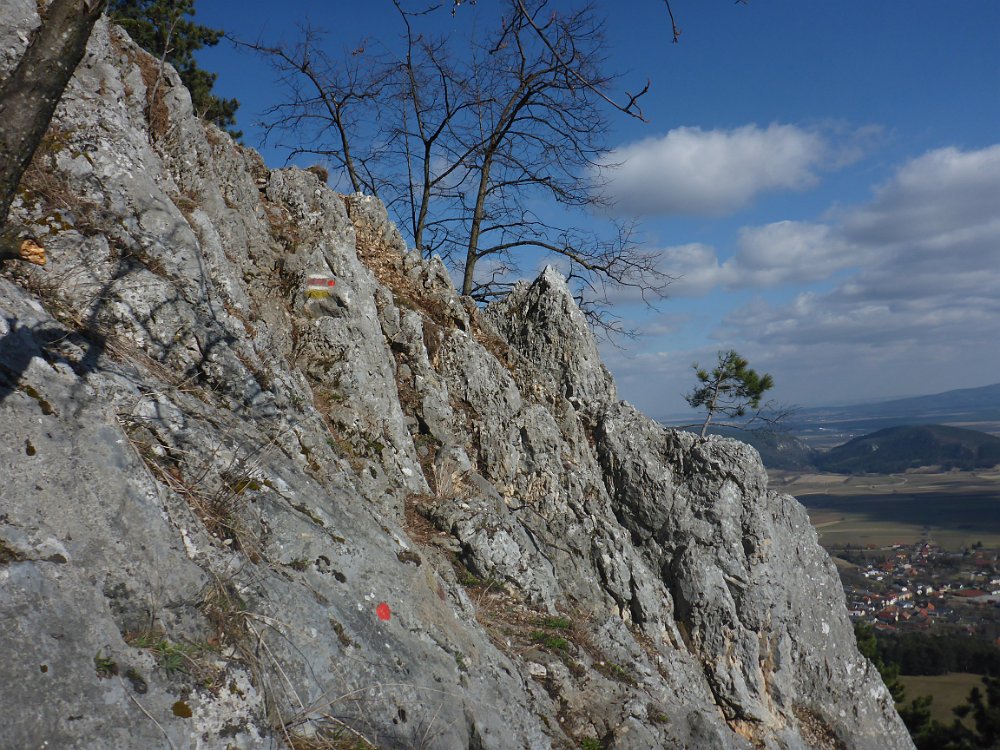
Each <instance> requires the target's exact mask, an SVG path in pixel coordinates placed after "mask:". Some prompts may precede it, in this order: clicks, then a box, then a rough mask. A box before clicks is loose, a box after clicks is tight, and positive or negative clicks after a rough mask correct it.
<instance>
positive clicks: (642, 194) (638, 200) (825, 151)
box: [601, 124, 842, 216]
mask: <svg viewBox="0 0 1000 750" xmlns="http://www.w3.org/2000/svg"><path fill="white" fill-rule="evenodd" d="M829 156H831V149H830V146H829V144H828V141H827V139H826V138H825V137H824V136H823V135H822V134H821V133H819V132H818V131H812V130H807V129H805V128H801V127H798V126H796V125H781V124H772V125H769V126H767V127H766V128H762V127H759V126H757V125H744V126H742V127H739V128H734V129H731V130H702V129H701V128H694V127H682V128H676V129H674V130H671V131H670V132H669V133H667V134H666V135H664V136H662V137H660V138H647V139H644V140H641V141H638V142H637V143H632V144H629V145H625V146H622V147H620V148H617V149H615V150H613V151H612V152H611V153H610V154H609V155H608V157H607V158H606V159H605V161H604V167H605V169H603V170H602V176H603V178H604V182H603V185H602V188H601V193H602V196H603V197H604V198H605V199H606V200H607V201H608V202H609V203H610V204H611V205H612V206H613V208H612V210H613V211H614V212H616V213H619V214H628V215H634V216H669V215H687V216H692V215H695V216H720V215H724V214H729V213H732V212H734V211H737V210H739V209H741V208H744V207H746V206H748V205H750V203H752V202H753V200H754V198H755V197H756V196H757V195H759V194H760V193H763V192H766V191H774V190H801V189H804V188H807V187H810V186H811V185H814V184H815V183H816V181H817V179H818V178H817V174H816V172H817V168H818V167H819V166H820V165H822V164H823V163H824V161H825V160H826V159H827V158H828V157H829ZM841 159H842V155H838V156H837V160H838V161H840V160H841Z"/></svg>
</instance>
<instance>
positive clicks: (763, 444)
mask: <svg viewBox="0 0 1000 750" xmlns="http://www.w3.org/2000/svg"><path fill="white" fill-rule="evenodd" d="M709 432H711V433H712V434H713V435H723V436H725V437H731V438H736V439H737V440H742V441H743V442H744V443H749V444H750V445H752V446H753V447H754V448H756V449H757V452H758V453H760V458H761V460H762V461H763V462H764V466H765V467H767V468H768V469H782V470H785V471H810V470H812V469H813V459H814V456H815V453H816V451H814V450H813V449H812V448H810V447H809V446H807V445H806V444H805V443H804V442H802V441H801V440H799V439H798V438H797V437H795V436H794V435H791V434H789V433H787V432H781V431H777V430H737V429H735V428H733V427H712V428H710V429H709Z"/></svg>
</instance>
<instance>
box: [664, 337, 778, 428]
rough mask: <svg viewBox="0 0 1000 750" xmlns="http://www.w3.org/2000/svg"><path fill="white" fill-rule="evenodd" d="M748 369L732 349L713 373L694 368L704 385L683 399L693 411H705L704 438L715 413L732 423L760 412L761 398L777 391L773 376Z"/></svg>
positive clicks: (725, 354) (720, 358)
mask: <svg viewBox="0 0 1000 750" xmlns="http://www.w3.org/2000/svg"><path fill="white" fill-rule="evenodd" d="M749 365H750V363H749V362H747V360H746V359H744V358H743V357H741V356H740V355H739V354H738V353H737V352H735V351H734V350H732V349H730V350H729V351H728V352H719V364H718V365H716V366H715V367H714V368H712V371H711V372H709V371H708V370H705V369H704V368H702V367H700V366H699V365H698V363H697V362H696V363H695V364H694V365H693V367H694V370H695V373H696V374H697V376H698V382H699V383H701V385H700V386H698V387H697V388H695V389H694V391H692V392H691V393H689V394H687V395H686V396H684V398H685V399H686V400H687V402H688V403H689V404H690V405H691V407H692V408H694V409H700V408H702V407H704V408H705V411H706V414H705V423H704V424H703V425H702V426H701V436H702V437H705V435H706V434H707V433H708V426H709V425H710V424H711V423H712V419H713V417H714V416H715V415H716V413H718V414H723V415H725V416H727V417H729V418H730V419H737V418H739V417H742V416H744V415H745V414H746V412H747V409H748V408H750V409H754V410H757V409H759V408H760V399H761V397H762V396H763V395H764V393H765V392H767V391H769V390H770V389H771V388H773V387H774V379H773V378H772V377H771V376H770V375H768V374H767V373H765V374H763V375H758V374H757V373H756V372H755V371H754V370H752V369H750V366H749Z"/></svg>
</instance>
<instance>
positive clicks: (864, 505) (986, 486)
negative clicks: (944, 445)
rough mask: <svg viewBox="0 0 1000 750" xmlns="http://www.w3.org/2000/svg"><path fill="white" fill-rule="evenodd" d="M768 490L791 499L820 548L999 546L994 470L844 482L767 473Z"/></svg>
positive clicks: (998, 487) (999, 475)
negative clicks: (805, 513)
mask: <svg viewBox="0 0 1000 750" xmlns="http://www.w3.org/2000/svg"><path fill="white" fill-rule="evenodd" d="M771 487H772V489H775V490H778V491H780V492H786V493H788V494H790V495H795V496H796V497H797V498H798V499H799V501H800V502H801V503H802V504H803V505H804V506H805V507H806V510H807V511H808V512H809V518H810V520H811V521H812V524H813V526H814V527H815V528H816V531H817V532H818V534H819V536H820V543H821V544H822V545H823V546H825V547H842V546H844V545H845V544H848V543H850V544H852V545H855V546H867V545H873V546H876V547H884V546H888V545H893V544H913V543H915V542H917V541H918V540H920V539H930V540H932V541H933V542H935V543H936V544H939V545H940V546H941V547H942V548H944V549H946V550H959V549H961V548H963V547H968V546H971V545H973V544H975V543H977V542H982V543H983V545H985V546H986V547H988V548H992V549H997V548H1000V472H998V471H997V470H995V469H992V470H989V471H977V472H947V473H931V472H926V473H925V472H916V471H914V472H906V473H904V474H889V475H885V476H843V475H834V474H805V473H797V472H772V473H771Z"/></svg>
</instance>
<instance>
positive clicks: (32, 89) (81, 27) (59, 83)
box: [0, 0, 106, 228]
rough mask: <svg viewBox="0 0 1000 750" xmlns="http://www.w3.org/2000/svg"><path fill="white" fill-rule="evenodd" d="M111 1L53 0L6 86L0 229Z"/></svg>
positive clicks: (0, 114) (0, 111) (1, 97)
mask: <svg viewBox="0 0 1000 750" xmlns="http://www.w3.org/2000/svg"><path fill="white" fill-rule="evenodd" d="M105 4H106V0H52V2H51V3H49V4H48V6H45V7H44V9H42V8H43V4H42V3H39V9H40V10H41V12H42V23H41V26H39V27H38V29H37V30H36V31H35V33H34V35H33V36H32V39H31V41H30V42H29V44H28V48H27V50H26V51H25V53H24V56H23V57H22V58H21V60H20V62H18V64H17V67H16V68H14V71H13V73H11V75H10V77H9V78H8V79H7V80H6V81H4V82H3V84H2V85H0V123H3V126H2V128H0V228H2V227H3V226H4V225H5V224H6V222H7V213H8V211H9V210H10V205H11V203H12V202H13V201H14V197H15V196H16V194H17V186H18V184H19V183H20V181H21V177H22V176H23V175H24V172H25V170H26V169H27V168H28V164H29V163H30V162H31V157H32V156H33V155H34V153H35V149H37V148H38V144H39V143H41V141H42V137H43V136H44V135H45V131H46V130H47V129H48V127H49V122H50V121H51V119H52V115H53V113H54V112H55V110H56V105H57V104H58V103H59V99H60V98H61V97H62V93H63V90H64V89H65V88H66V84H67V83H69V79H70V77H71V76H72V75H73V71H74V70H76V66H77V65H78V64H79V63H80V60H81V59H83V54H84V52H85V51H86V48H87V40H88V39H89V38H90V32H91V31H92V30H93V28H94V24H95V23H96V22H97V19H98V18H100V17H101V13H103V12H104V6H105Z"/></svg>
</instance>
